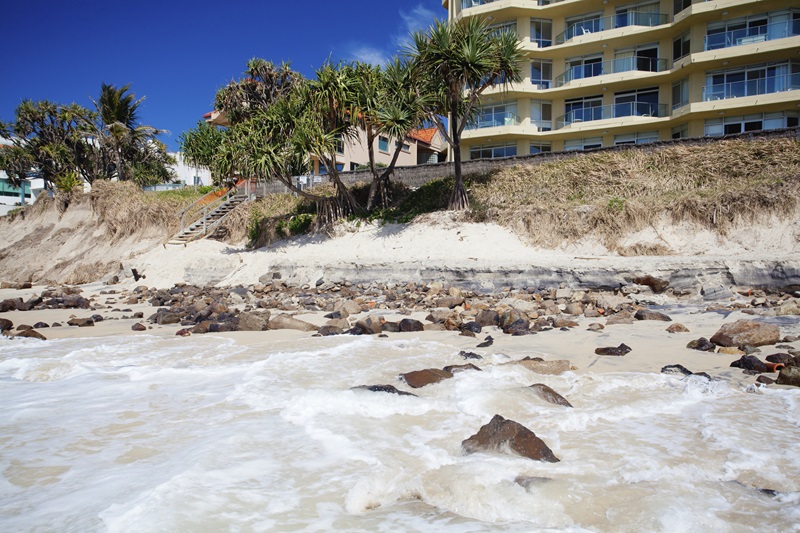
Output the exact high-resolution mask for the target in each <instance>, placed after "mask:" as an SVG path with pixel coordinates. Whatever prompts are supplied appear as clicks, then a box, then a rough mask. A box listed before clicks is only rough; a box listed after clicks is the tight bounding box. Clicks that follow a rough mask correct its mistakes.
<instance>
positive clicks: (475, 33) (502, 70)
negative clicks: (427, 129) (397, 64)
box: [408, 17, 523, 210]
mask: <svg viewBox="0 0 800 533" xmlns="http://www.w3.org/2000/svg"><path fill="white" fill-rule="evenodd" d="M408 55H409V58H410V60H411V61H414V62H415V63H416V64H417V73H418V74H419V78H418V80H419V83H420V86H422V87H424V92H426V93H428V94H430V95H432V97H433V99H432V104H431V105H429V107H428V109H427V114H428V118H429V120H431V121H432V122H434V123H435V124H436V126H437V127H438V129H439V131H440V132H441V134H442V136H443V137H444V138H445V140H446V141H447V142H448V144H450V146H451V148H452V150H453V158H454V174H455V185H454V187H453V193H452V195H451V196H450V203H449V206H448V207H449V209H451V210H463V209H468V208H469V197H468V196H467V190H466V188H465V186H464V179H463V176H462V172H461V135H462V133H463V131H464V128H465V127H466V126H467V125H468V124H469V122H470V121H471V120H472V119H473V118H474V116H475V113H476V111H477V109H478V107H479V106H480V100H481V95H482V94H483V93H484V92H485V91H486V90H487V89H489V88H491V87H496V86H502V87H505V86H506V85H507V84H508V83H511V82H517V81H520V79H521V72H522V69H521V62H522V59H523V52H522V47H521V45H520V42H519V40H518V39H517V36H516V34H514V33H513V32H499V33H497V32H492V30H491V29H490V28H489V26H488V24H487V23H486V22H485V21H483V20H481V19H479V18H477V17H470V18H468V19H466V20H462V21H453V22H449V23H448V22H441V21H436V22H435V23H434V24H433V26H431V27H430V28H429V29H428V30H427V31H419V32H415V33H413V34H412V36H411V44H410V46H409V50H408ZM448 115H449V129H450V131H449V132H448V131H447V127H446V126H445V118H444V117H445V116H448Z"/></svg>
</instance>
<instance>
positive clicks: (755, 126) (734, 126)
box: [704, 111, 798, 136]
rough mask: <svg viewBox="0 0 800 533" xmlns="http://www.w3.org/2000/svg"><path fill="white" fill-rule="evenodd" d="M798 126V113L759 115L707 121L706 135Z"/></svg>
mask: <svg viewBox="0 0 800 533" xmlns="http://www.w3.org/2000/svg"><path fill="white" fill-rule="evenodd" d="M797 124H798V112H797V111H779V112H777V113H758V114H754V115H740V116H733V117H722V118H713V119H709V120H706V124H705V131H704V133H705V134H706V135H709V136H718V135H732V134H735V133H743V132H748V131H760V130H775V129H780V128H791V127H793V126H797Z"/></svg>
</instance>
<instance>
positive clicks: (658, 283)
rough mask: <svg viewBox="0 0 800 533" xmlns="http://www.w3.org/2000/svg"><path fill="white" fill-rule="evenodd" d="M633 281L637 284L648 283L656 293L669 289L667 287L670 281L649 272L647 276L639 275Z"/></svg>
mask: <svg viewBox="0 0 800 533" xmlns="http://www.w3.org/2000/svg"><path fill="white" fill-rule="evenodd" d="M633 282H634V283H636V284H637V285H646V286H648V287H650V288H651V289H652V290H653V292H655V293H661V292H664V291H665V290H667V287H669V281H667V280H665V279H661V278H656V277H654V276H651V275H649V274H648V275H646V276H639V277H637V278H634V280H633Z"/></svg>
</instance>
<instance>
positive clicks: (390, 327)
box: [381, 322, 400, 333]
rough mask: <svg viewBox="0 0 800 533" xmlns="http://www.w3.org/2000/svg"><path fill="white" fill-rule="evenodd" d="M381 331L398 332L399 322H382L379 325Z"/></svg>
mask: <svg viewBox="0 0 800 533" xmlns="http://www.w3.org/2000/svg"><path fill="white" fill-rule="evenodd" d="M381 331H382V332H383V333H400V323H399V322H384V323H383V325H382V326H381Z"/></svg>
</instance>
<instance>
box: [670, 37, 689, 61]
mask: <svg viewBox="0 0 800 533" xmlns="http://www.w3.org/2000/svg"><path fill="white" fill-rule="evenodd" d="M691 48H692V43H691V41H690V40H689V32H688V31H687V32H686V33H684V34H683V35H680V36H679V37H676V38H675V40H674V41H672V60H673V61H677V60H679V59H680V58H682V57H685V56H688V55H689V54H690V53H691Z"/></svg>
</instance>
